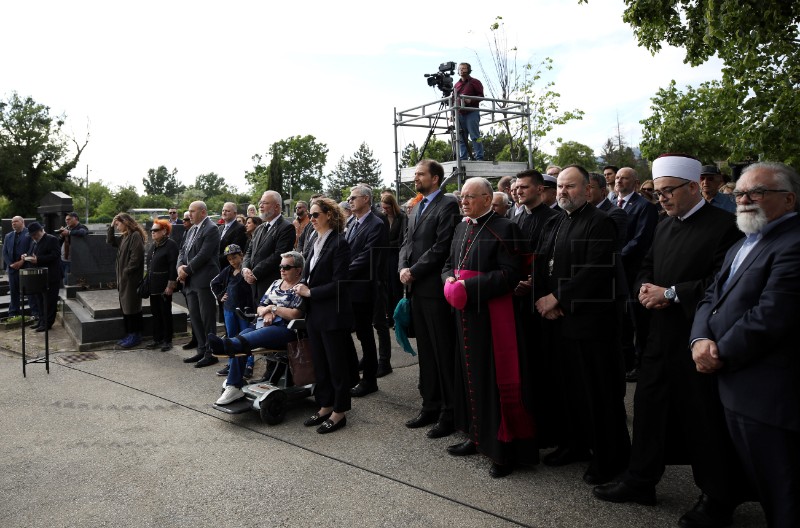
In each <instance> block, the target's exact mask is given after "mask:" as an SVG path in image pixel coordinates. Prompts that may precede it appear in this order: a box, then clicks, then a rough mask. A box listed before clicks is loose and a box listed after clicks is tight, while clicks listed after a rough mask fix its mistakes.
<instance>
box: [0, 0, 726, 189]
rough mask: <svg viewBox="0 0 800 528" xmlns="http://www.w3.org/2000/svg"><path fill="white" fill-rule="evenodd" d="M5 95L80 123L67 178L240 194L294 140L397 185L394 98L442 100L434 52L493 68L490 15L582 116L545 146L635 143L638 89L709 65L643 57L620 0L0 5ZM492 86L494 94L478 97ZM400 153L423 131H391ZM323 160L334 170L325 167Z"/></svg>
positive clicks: (402, 105)
mask: <svg viewBox="0 0 800 528" xmlns="http://www.w3.org/2000/svg"><path fill="white" fill-rule="evenodd" d="M0 6H2V7H1V8H0V16H1V17H2V19H3V21H4V23H3V29H2V31H0V46H1V47H2V49H3V50H4V51H3V61H2V66H0V96H2V98H3V99H5V98H7V97H8V96H9V95H10V94H11V92H13V91H16V92H18V93H19V94H20V96H23V97H24V96H31V97H33V98H34V99H35V100H36V101H37V102H39V103H43V104H46V105H48V106H50V108H51V112H52V113H54V114H61V113H65V114H66V115H67V130H68V131H69V132H71V133H73V134H74V135H76V136H77V137H79V138H80V137H83V136H85V134H86V132H87V130H88V131H89V132H90V133H91V137H90V140H89V146H88V147H87V148H86V150H85V151H84V153H83V155H82V157H81V162H80V164H79V166H78V167H77V169H76V170H75V172H74V173H73V174H74V175H80V176H81V177H83V176H84V175H85V174H86V167H87V164H88V167H89V170H90V172H89V178H90V180H91V181H97V180H102V181H103V182H104V183H106V184H107V185H110V186H112V187H114V186H117V185H126V184H134V185H136V186H137V188H138V189H139V190H141V189H142V178H143V177H144V176H146V174H147V170H148V169H150V168H155V167H158V166H159V165H165V166H166V167H167V168H168V169H170V170H171V169H173V168H177V169H178V178H179V180H181V182H182V183H184V184H186V185H191V184H192V183H193V182H194V180H195V177H196V176H198V175H199V174H203V173H208V172H216V173H217V174H219V175H221V176H222V177H224V178H225V179H226V180H227V181H228V183H229V184H231V185H233V186H234V187H237V188H239V189H240V190H242V191H245V190H247V185H246V183H245V180H244V173H245V171H247V170H249V169H250V168H252V166H253V162H252V160H251V157H252V156H253V155H254V154H256V153H262V154H264V153H266V151H267V149H268V148H269V145H270V144H271V143H272V142H274V141H277V140H280V139H283V138H287V137H289V136H294V135H307V134H311V135H313V136H315V137H316V138H317V140H318V141H319V142H322V143H325V144H327V146H328V148H329V149H330V152H329V154H328V166H327V169H330V168H332V167H333V166H334V165H335V164H336V162H337V161H338V160H339V159H340V158H341V157H342V156H344V157H349V156H351V155H352V154H353V153H354V152H355V151H356V150H357V149H358V147H359V145H360V144H361V143H362V142H366V143H367V145H368V146H369V147H370V148H371V149H372V150H373V152H374V154H375V156H376V158H378V159H379V161H380V162H381V163H382V169H383V178H384V181H385V182H387V183H389V182H391V181H393V180H394V130H393V126H392V123H393V115H394V114H393V112H394V109H395V108H396V109H398V110H404V109H408V108H411V107H415V106H418V105H421V104H424V103H427V102H431V101H434V100H436V99H438V98H439V97H440V94H439V92H437V91H434V90H433V89H432V88H430V87H428V86H427V84H426V81H425V79H424V78H423V74H425V73H431V72H434V71H436V69H437V67H438V65H439V64H440V63H442V62H446V61H450V60H452V61H456V62H460V61H467V62H471V63H473V76H475V77H477V78H479V79H482V78H484V77H485V75H484V73H483V72H482V71H481V69H480V68H479V67H477V62H478V60H477V59H476V54H477V56H479V57H480V58H481V60H482V62H483V65H484V67H485V68H487V69H488V70H490V71H487V72H486V73H487V74H490V73H492V72H491V68H492V67H491V57H490V55H489V52H488V50H489V46H488V43H487V38H488V36H489V34H490V31H489V26H490V24H491V23H492V22H493V21H494V19H495V17H496V16H502V17H503V21H504V22H505V26H506V33H507V37H508V44H509V46H516V47H517V48H518V50H519V51H518V53H517V56H518V60H519V62H520V63H524V62H527V61H529V60H530V61H535V62H538V61H540V60H541V59H542V58H544V57H547V56H549V57H551V58H552V59H553V61H554V65H555V68H554V70H553V71H552V72H550V73H549V74H548V75H547V76H546V78H547V79H548V80H553V81H555V83H556V85H555V90H556V91H558V92H560V94H561V99H560V105H561V108H562V109H572V108H580V109H581V110H583V111H584V112H585V117H584V119H583V121H578V122H573V123H572V124H569V125H565V126H561V127H557V128H556V129H555V130H554V131H553V133H552V134H551V137H550V138H548V141H546V142H545V143H544V144H543V145H542V147H543V149H544V150H545V151H546V152H549V153H554V152H555V148H556V146H555V145H551V144H550V143H549V142H550V141H555V139H556V138H558V137H560V138H563V140H565V141H567V140H573V141H579V142H581V143H585V144H587V145H589V146H591V147H592V148H593V149H595V153H598V152H599V151H600V147H601V146H602V145H603V143H604V142H605V140H606V138H608V137H610V136H613V135H615V133H616V127H617V119H619V122H620V125H621V129H622V132H623V135H624V136H625V138H626V139H628V140H629V142H631V143H632V144H634V145H635V144H638V142H639V140H640V139H641V125H639V120H640V119H643V118H644V117H647V116H648V115H649V105H650V98H651V97H652V96H653V95H654V94H655V92H656V90H658V88H659V87H665V86H667V85H668V84H669V81H670V80H671V79H675V80H676V81H677V82H678V85H679V86H681V87H683V86H685V85H687V84H691V85H694V86H696V85H697V84H699V83H700V82H703V81H707V80H711V79H716V78H719V77H720V64H719V63H718V62H716V61H715V62H712V63H709V64H706V65H704V66H702V67H700V68H690V67H689V66H687V65H685V64H683V51H682V50H677V49H665V50H664V51H662V52H661V53H659V54H658V55H656V56H655V57H652V56H651V55H650V53H649V52H647V51H646V50H644V49H642V48H639V47H637V45H636V42H635V40H634V38H633V32H632V30H631V28H630V27H629V26H628V25H627V24H625V23H623V22H622V13H623V10H624V4H623V2H622V0H590V2H589V4H588V5H578V3H577V0H535V1H528V2H512V1H505V0H499V1H492V2H475V1H471V0H469V1H460V2H435V3H434V2H429V1H427V2H421V1H417V0H409V1H405V2H392V3H378V2H362V1H348V0H345V1H343V2H337V3H332V2H321V1H306V2H280V3H278V4H275V3H273V2H263V1H261V2H256V1H245V0H242V1H236V2H207V1H192V2H178V1H169V0H160V1H158V2H155V1H150V0H145V1H139V2H135V3H134V2H126V3H121V2H86V1H79V0H73V1H70V2H63V1H59V2H56V1H37V2H21V1H11V0H2V2H0ZM486 95H487V96H489V94H488V93H487V94H486ZM399 136H400V148H401V149H402V146H403V145H405V144H406V143H409V142H411V141H416V142H417V144H418V145H420V144H421V143H422V141H423V140H424V136H425V132H424V131H420V130H419V129H410V128H408V127H404V128H401V129H400V134H399ZM326 172H328V171H327V170H326Z"/></svg>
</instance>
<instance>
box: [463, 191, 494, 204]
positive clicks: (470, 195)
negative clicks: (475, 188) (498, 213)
mask: <svg viewBox="0 0 800 528" xmlns="http://www.w3.org/2000/svg"><path fill="white" fill-rule="evenodd" d="M478 196H489V195H488V194H486V193H481V194H462V195H461V201H462V202H463V201H464V200H467V201H471V200H474V199H475V198H477V197H478Z"/></svg>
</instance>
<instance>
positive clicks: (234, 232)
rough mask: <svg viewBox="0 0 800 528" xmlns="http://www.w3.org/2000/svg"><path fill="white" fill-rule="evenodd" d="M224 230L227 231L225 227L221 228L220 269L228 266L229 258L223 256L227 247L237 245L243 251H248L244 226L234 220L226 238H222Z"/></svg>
mask: <svg viewBox="0 0 800 528" xmlns="http://www.w3.org/2000/svg"><path fill="white" fill-rule="evenodd" d="M223 229H225V226H224V225H223V226H220V227H219V234H220V239H219V269H222V268H224V267H225V266H227V265H228V257H226V256H224V255H223V254H222V253H223V252H224V251H225V248H226V247H227V246H229V245H231V244H236V245H238V246H239V247H240V248H242V251H245V250H246V249H247V231H245V229H244V226H243V225H242V224H240V223H239V222H237V221H236V220H234V221H233V225H231V226H230V227H229V228H228V232H227V233H225V236H224V237H223V236H222V230H223Z"/></svg>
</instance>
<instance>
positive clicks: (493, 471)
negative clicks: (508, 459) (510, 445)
mask: <svg viewBox="0 0 800 528" xmlns="http://www.w3.org/2000/svg"><path fill="white" fill-rule="evenodd" d="M513 472H514V466H513V465H512V464H496V463H494V462H492V467H490V468H489V476H490V477H492V478H503V477H507V476H509V475H510V474H511V473H513Z"/></svg>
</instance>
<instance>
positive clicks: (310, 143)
mask: <svg viewBox="0 0 800 528" xmlns="http://www.w3.org/2000/svg"><path fill="white" fill-rule="evenodd" d="M267 154H268V156H269V159H270V162H269V163H268V164H267V165H264V164H263V160H264V157H262V156H261V155H260V154H256V155H254V156H253V161H254V162H255V166H254V167H253V170H252V171H248V172H246V173H245V179H246V180H247V182H248V183H250V184H251V185H252V186H253V191H254V193H256V194H259V193H262V192H264V191H266V190H273V191H278V192H279V193H281V196H284V195H286V196H284V198H288V195H289V192H288V191H289V186H291V191H292V194H296V193H297V192H299V191H300V190H301V189H302V190H306V191H309V190H311V191H314V192H321V191H322V169H323V167H324V166H325V163H326V162H327V159H328V146H327V145H326V144H325V143H319V142H317V138H315V137H314V136H312V135H307V136H292V137H289V138H286V139H282V140H280V141H276V142H275V143H273V144H272V145H270V148H269V151H268V152H267Z"/></svg>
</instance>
